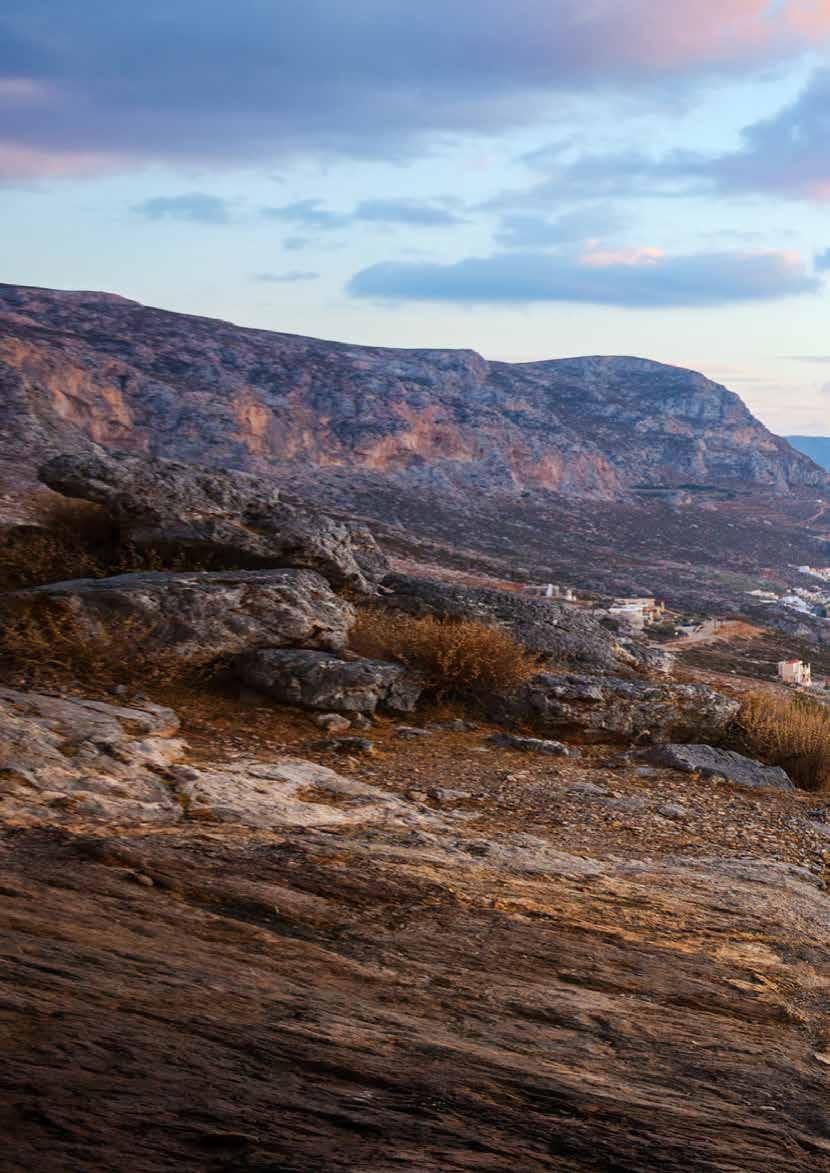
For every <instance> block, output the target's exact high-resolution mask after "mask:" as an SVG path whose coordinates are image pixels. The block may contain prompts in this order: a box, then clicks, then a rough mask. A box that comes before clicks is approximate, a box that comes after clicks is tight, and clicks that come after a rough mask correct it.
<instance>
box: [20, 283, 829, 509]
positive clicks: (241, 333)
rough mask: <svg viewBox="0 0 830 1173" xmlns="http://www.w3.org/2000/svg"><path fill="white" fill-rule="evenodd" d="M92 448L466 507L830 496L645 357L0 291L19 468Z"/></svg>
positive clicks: (709, 391) (731, 415)
mask: <svg viewBox="0 0 830 1173" xmlns="http://www.w3.org/2000/svg"><path fill="white" fill-rule="evenodd" d="M90 442H96V443H98V444H101V445H104V446H105V447H107V448H110V449H117V450H123V451H127V452H132V453H135V454H142V455H151V456H160V457H167V458H177V459H181V460H186V461H192V462H196V463H201V464H205V465H208V466H212V467H216V466H223V467H231V468H238V469H244V470H249V471H254V472H258V473H262V472H273V471H275V470H278V469H282V470H283V471H284V470H286V469H291V468H292V467H298V466H302V467H303V468H308V466H309V465H312V466H318V467H326V468H332V467H335V468H348V469H360V470H365V471H369V472H379V473H384V474H404V475H405V476H406V478H407V480H408V481H410V482H412V481H413V480H414V481H415V482H416V483H419V484H422V485H423V484H424V483H426V484H428V485H432V486H436V485H437V486H443V487H445V488H447V489H448V490H449V491H452V490H453V489H455V488H461V489H469V488H471V487H475V488H477V489H479V490H484V491H493V492H499V491H507V492H509V493H513V494H515V493H516V492H517V491H521V490H524V489H531V490H532V489H544V490H554V491H556V492H558V493H561V494H565V495H575V496H585V495H588V496H593V497H600V498H608V499H612V498H615V497H618V496H619V495H620V494H624V493H625V492H626V491H628V490H632V489H635V490H636V489H639V490H640V491H645V492H648V491H652V492H654V491H658V492H659V491H660V490H666V489H671V488H675V489H680V490H681V491H682V490H683V489H684V488H687V489H688V488H689V487H691V489H692V490H693V491H694V490H695V489H697V490H700V488H701V487H702V486H711V485H713V484H714V485H719V486H723V485H733V484H741V485H744V486H746V485H754V486H758V487H763V488H766V489H772V490H774V491H776V492H779V493H786V492H788V491H789V490H792V489H796V490H797V489H799V488H803V487H805V486H822V487H823V486H824V485H826V483H827V477H826V474H824V473H823V472H822V471H821V470H820V469H819V468H818V467H817V466H816V465H814V464H813V463H812V462H811V461H810V460H809V459H808V458H806V457H805V456H803V455H802V454H801V453H798V452H796V451H795V450H794V449H793V448H791V447H790V446H789V444H787V442H786V441H785V440H783V439H780V438H778V437H776V436H773V435H772V434H771V433H770V432H768V431H767V430H766V429H765V428H764V427H763V426H762V425H761V424H760V423H759V422H758V421H757V420H756V419H754V417H753V416H752V415H751V414H750V412H749V411H748V410H747V408H746V407H745V406H744V404H743V403H742V402H741V400H740V399H739V398H738V397H737V396H736V395H734V394H733V393H732V392H730V391H728V390H727V389H726V388H724V387H721V386H719V385H718V384H716V383H712V382H710V381H709V380H708V379H706V378H704V377H703V376H702V375H700V374H697V373H695V372H693V371H687V370H682V369H680V368H675V367H670V366H664V365H662V364H660V363H655V362H649V361H646V360H644V359H639V358H599V357H593V358H578V359H562V360H553V361H550V362H537V363H522V364H509V363H499V362H488V361H486V360H485V359H484V358H482V357H481V356H480V355H478V354H476V353H474V352H473V351H466V350H456V351H453V350H390V349H383V348H378V347H368V346H351V345H344V344H341V343H333V342H323V341H319V340H317V339H312V338H303V337H299V336H294V335H287V334H277V333H270V332H267V331H263V330H249V329H241V328H239V327H237V326H233V325H230V324H229V323H227V322H221V321H214V320H210V319H204V318H197V317H191V316H187V315H183V314H175V313H168V312H165V311H162V310H157V309H152V308H148V307H145V306H142V305H139V304H138V303H136V302H132V301H128V300H126V299H124V298H121V297H117V296H113V295H110V294H102V293H68V292H59V291H53V290H43V289H32V288H25V287H18V286H11V285H3V286H0V460H2V461H4V462H5V467H6V470H7V472H9V473H15V474H17V475H19V472H20V468H21V464H22V465H27V466H29V467H33V465H34V463H36V462H37V461H39V460H40V459H42V458H43V457H45V456H47V455H49V454H50V453H52V452H54V451H72V450H75V451H79V450H80V451H83V450H84V449H88V448H89V445H90Z"/></svg>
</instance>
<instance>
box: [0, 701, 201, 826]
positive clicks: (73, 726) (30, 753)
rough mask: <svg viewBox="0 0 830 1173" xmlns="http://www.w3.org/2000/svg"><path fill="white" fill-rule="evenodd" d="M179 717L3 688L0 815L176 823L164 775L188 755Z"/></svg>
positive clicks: (28, 819)
mask: <svg viewBox="0 0 830 1173" xmlns="http://www.w3.org/2000/svg"><path fill="white" fill-rule="evenodd" d="M178 727H179V722H178V718H177V717H176V714H175V713H174V712H172V710H170V709H166V708H163V707H161V706H159V705H152V704H145V705H142V707H141V708H137V707H125V706H120V705H110V704H107V703H105V702H102V701H93V700H84V699H82V698H78V697H71V698H61V697H55V696H49V695H47V694H42V693H30V692H18V691H15V690H13V689H8V688H0V816H2V817H3V818H4V819H8V820H9V821H12V822H15V823H20V824H36V823H53V822H59V821H66V820H71V819H81V820H84V821H87V820H93V821H103V822H107V823H115V824H118V823H176V822H178V821H179V820H180V819H181V817H182V808H181V805H180V804H179V802H178V801H177V800H176V798H175V796H174V795H173V794H172V793H171V791H170V789H169V788H168V787H167V786H166V785H165V784H164V782H163V781H162V776H163V775H164V774H165V772H166V771H167V770H168V768H170V767H171V766H172V765H173V763H175V762H177V761H178V760H179V758H180V757H181V756H182V754H183V753H184V748H185V747H184V743H183V742H182V741H180V740H178V739H177V738H176V737H175V734H176V732H177V730H178Z"/></svg>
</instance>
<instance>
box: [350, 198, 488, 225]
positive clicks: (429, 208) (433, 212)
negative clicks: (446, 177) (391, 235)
mask: <svg viewBox="0 0 830 1173" xmlns="http://www.w3.org/2000/svg"><path fill="white" fill-rule="evenodd" d="M352 218H353V219H354V220H362V221H364V222H367V223H370V224H409V225H412V226H416V227H422V228H452V227H456V226H457V225H459V224H464V223H465V221H464V219H463V218H462V217H461V216H458V215H457V214H456V213H455V212H451V211H449V210H448V209H447V208H441V207H435V206H434V205H433V204H427V203H420V202H419V201H418V200H406V199H398V200H391V199H390V200H363V201H362V203H359V204H358V205H357V207H356V208H355V210H354V213H353V216H352Z"/></svg>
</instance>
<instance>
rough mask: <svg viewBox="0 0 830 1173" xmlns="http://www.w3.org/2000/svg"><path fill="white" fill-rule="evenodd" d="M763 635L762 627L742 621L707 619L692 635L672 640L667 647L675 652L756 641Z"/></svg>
mask: <svg viewBox="0 0 830 1173" xmlns="http://www.w3.org/2000/svg"><path fill="white" fill-rule="evenodd" d="M760 633H761V628H760V627H753V625H752V624H751V623H744V622H743V620H741V619H707V620H706V622H705V623H702V624H701V625H700V627H699V628H698V629H697V631H695V632H692V634H691V635H684V636H681V637H680V638H679V639H673V640H670V641H669V643H667V644H665V647H667V648H670V649H671V650H672V651H674V650H682V649H683V648H690V647H693V646H694V645H695V644H711V643H718V642H720V641H723V642H727V641H728V640H730V639H754V638H755V636H757V635H759V634H760Z"/></svg>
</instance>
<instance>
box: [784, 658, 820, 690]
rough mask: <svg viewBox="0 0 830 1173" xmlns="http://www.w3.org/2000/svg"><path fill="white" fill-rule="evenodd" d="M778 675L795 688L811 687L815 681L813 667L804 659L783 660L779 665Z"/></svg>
mask: <svg viewBox="0 0 830 1173" xmlns="http://www.w3.org/2000/svg"><path fill="white" fill-rule="evenodd" d="M778 676H779V678H780V679H781V680H783V681H784V683H785V684H791V685H793V686H794V687H795V688H809V687H810V685H811V684H812V683H813V670H812V667H811V665H810V664H805V663H804V661H803V660H781V662H780V663H779V665H778Z"/></svg>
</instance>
